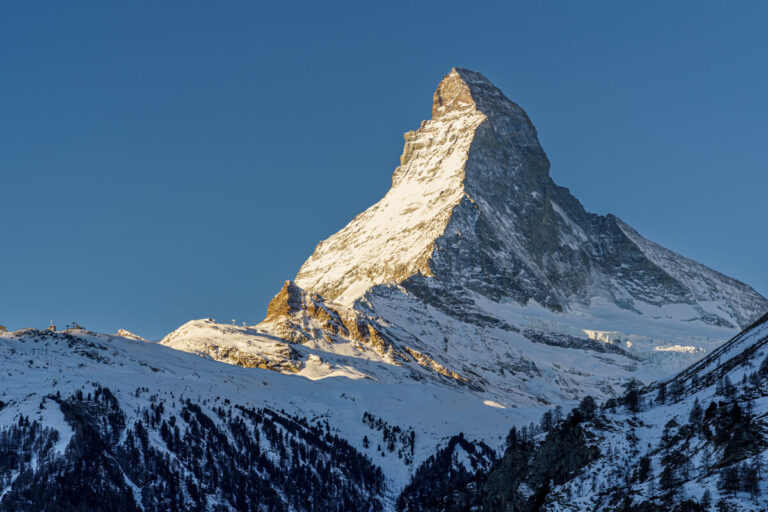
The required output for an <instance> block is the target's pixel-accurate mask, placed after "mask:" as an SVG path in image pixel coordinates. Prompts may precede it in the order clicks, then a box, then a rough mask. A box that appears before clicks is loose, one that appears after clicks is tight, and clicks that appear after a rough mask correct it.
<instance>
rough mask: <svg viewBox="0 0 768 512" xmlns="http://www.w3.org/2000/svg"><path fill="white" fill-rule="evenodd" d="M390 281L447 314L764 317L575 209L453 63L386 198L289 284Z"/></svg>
mask: <svg viewBox="0 0 768 512" xmlns="http://www.w3.org/2000/svg"><path fill="white" fill-rule="evenodd" d="M393 283H394V284H399V285H402V286H403V288H405V290H407V291H408V292H411V293H414V294H416V295H417V296H419V297H422V298H423V299H424V300H426V301H428V302H429V303H430V304H433V305H434V306H435V307H438V308H439V309H441V310H443V311H444V312H446V313H448V314H451V315H458V316H465V315H467V314H468V313H469V312H470V311H471V310H473V309H475V307H474V305H473V304H472V303H473V300H472V294H475V293H476V294H479V295H482V296H483V297H486V298H488V299H490V300H491V301H494V302H515V303H518V304H523V305H524V304H527V303H528V302H529V301H531V300H532V301H535V302H536V303H538V304H541V305H542V306H544V307H546V308H548V309H550V310H553V311H568V310H571V309H573V308H574V307H589V306H590V305H591V304H593V302H594V301H595V300H596V299H600V300H602V301H608V302H610V303H612V304H615V305H616V306H618V307H620V308H623V309H626V310H635V311H639V310H641V309H643V305H645V304H649V305H653V306H663V305H669V304H685V305H688V306H690V307H691V308H692V310H693V311H692V312H691V314H692V316H693V318H689V319H690V320H694V319H696V320H700V321H702V322H705V323H708V324H711V325H719V326H726V327H729V328H737V327H743V326H745V325H747V324H748V323H749V322H750V321H751V320H753V319H754V318H755V317H756V316H758V315H759V314H761V313H762V312H764V311H765V310H767V309H768V301H766V300H765V299H764V298H763V297H761V296H760V295H759V294H757V293H756V292H755V291H754V290H752V289H751V288H749V287H748V286H746V285H744V284H743V283H740V282H738V281H736V280H734V279H730V278H728V277H726V276H723V275H722V274H719V273H717V272H714V271H712V270H710V269H708V268H706V267H705V266H703V265H700V264H698V263H696V262H693V261H691V260H688V259H686V258H683V257H682V256H679V255H677V254H675V253H672V252H671V251H666V250H664V249H663V248H661V247H659V246H657V245H655V244H653V243H652V242H649V241H647V240H645V239H644V238H642V237H641V236H640V235H639V234H637V232H635V231H634V230H632V228H630V227H629V226H627V225H626V224H625V223H623V222H622V221H621V220H619V219H618V218H616V217H614V216H612V215H608V216H599V215H595V214H591V213H589V212H587V211H585V210H584V208H583V207H582V206H581V204H580V203H579V201H578V200H577V199H576V198H575V197H573V196H572V195H571V194H570V192H569V191H568V189H565V188H563V187H559V186H557V185H556V184H555V183H554V182H553V181H552V179H551V178H550V177H549V160H548V159H547V156H546V154H545V153H544V151H543V150H542V148H541V146H540V144H539V141H538V138H537V134H536V129H535V128H534V126H533V124H532V123H531V121H530V119H529V118H528V116H527V115H526V113H525V112H524V111H523V109H522V108H520V107H519V106H518V105H516V104H515V103H513V102H512V101H510V100H508V99H507V98H506V97H505V96H504V95H503V94H502V92H501V91H500V90H499V89H497V88H496V87H495V86H493V84H491V83H490V82H489V81H488V80H487V79H486V78H485V77H483V76H482V75H480V74H479V73H475V72H472V71H468V70H465V69H460V68H456V69H453V70H452V71H451V72H450V73H449V74H448V75H447V76H446V77H445V78H443V80H442V81H441V82H440V84H439V85H438V88H437V91H436V92H435V95H434V101H433V108H432V119H431V120H429V121H425V122H423V123H422V125H421V127H420V128H419V130H417V131H415V132H408V133H406V135H405V149H404V150H403V156H402V157H401V165H400V167H398V168H397V169H396V170H395V173H394V176H393V179H392V188H391V189H390V191H389V192H388V193H387V194H386V196H385V197H384V198H383V199H382V200H381V201H379V202H378V203H377V204H375V205H374V206H372V207H371V208H369V209H368V210H366V211H365V212H363V213H362V214H361V215H359V216H357V217H356V218H355V219H354V220H353V221H352V222H350V224H349V225H347V226H346V227H345V228H344V229H342V230H341V231H339V232H338V233H336V234H335V235H333V236H331V237H330V238H329V239H328V240H325V241H324V242H321V243H320V244H319V245H318V246H317V249H316V250H315V252H314V254H312V256H311V257H310V258H309V259H308V260H307V262H306V263H305V264H304V265H303V266H302V267H301V269H300V270H299V273H298V275H297V276H296V284H297V285H299V286H300V287H302V288H305V289H307V290H312V291H315V292H317V293H319V294H321V295H323V296H324V297H326V298H328V299H331V300H335V301H338V302H340V303H343V304H347V305H351V304H353V303H354V301H355V300H357V299H360V298H361V297H363V296H364V295H365V294H366V293H367V292H369V291H370V289H371V288H372V287H374V286H375V285H381V284H393Z"/></svg>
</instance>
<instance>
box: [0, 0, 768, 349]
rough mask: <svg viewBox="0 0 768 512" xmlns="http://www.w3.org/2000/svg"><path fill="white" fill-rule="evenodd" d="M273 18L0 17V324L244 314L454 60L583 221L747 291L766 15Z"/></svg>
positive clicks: (416, 12) (571, 12) (375, 12)
mask: <svg viewBox="0 0 768 512" xmlns="http://www.w3.org/2000/svg"><path fill="white" fill-rule="evenodd" d="M269 4H278V2H244V1H243V2H238V1H228V2H186V1H184V2H181V1H180V2H97V1H93V2H66V3H65V2H6V3H4V4H3V5H2V7H0V66H1V67H0V227H1V228H2V231H0V234H1V235H2V236H1V238H0V292H1V293H0V324H5V325H7V326H8V327H10V328H14V329H15V328H20V327H26V326H34V327H45V326H46V325H47V324H48V322H49V320H51V319H53V320H54V321H55V322H56V323H57V324H59V325H60V326H61V325H63V324H66V323H68V322H71V321H77V322H80V323H81V324H83V325H84V326H86V327H89V328H91V329H94V330H99V331H104V332H114V331H115V330H117V329H118V328H125V329H129V330H132V331H134V332H136V333H137V334H140V335H143V336H147V337H150V338H154V339H157V338H160V337H161V336H163V335H164V334H166V333H167V332H170V331H171V330H173V329H175V328H176V327H178V326H179V325H180V324H182V323H183V322H185V321H187V320H190V319H193V318H200V317H208V316H212V317H215V318H216V319H218V320H220V321H229V320H230V319H232V318H235V319H237V320H238V321H246V322H249V323H255V322H258V321H260V320H261V319H262V318H263V317H264V314H265V312H266V306H267V303H268V301H269V300H270V298H271V297H272V296H273V295H274V294H275V293H276V292H277V291H278V290H279V289H280V286H281V285H282V282H283V281H284V280H286V279H292V278H293V277H294V276H295V274H296V272H297V270H298V268H299V266H300V265H301V263H302V262H303V261H304V260H305V259H306V258H307V256H309V254H310V253H311V252H312V250H313V248H314V246H315V244H316V243H317V242H318V241H320V240H321V239H323V238H325V237H327V236H329V235H330V234H332V233H334V232H335V231H337V230H338V229H340V228H341V227H342V226H343V225H344V224H346V222H348V221H349V220H350V219H351V218H352V217H354V216H355V215H356V214H357V213H359V212H360V211H362V210H363V209H365V208H366V207H368V206H369V205H371V204H373V203H374V202H375V201H377V200H378V199H379V198H380V197H381V196H382V195H383V194H384V193H385V192H386V190H387V189H388V187H389V184H390V180H391V174H392V171H393V170H394V168H395V167H396V166H397V165H398V158H399V155H400V152H401V150H402V146H403V139H402V134H403V133H404V132H405V131H407V130H410V129H415V128H417V127H418V124H419V122H420V121H421V120H422V119H426V118H429V116H430V108H431V98H432V92H433V91H434V88H435V86H436V85H437V83H438V81H439V80H440V78H441V77H442V76H443V75H444V74H445V73H447V72H448V71H449V70H450V68H451V67H453V66H463V67H467V68H470V69H474V70H477V71H480V72H482V73H483V74H485V75H486V76H487V77H488V78H489V79H491V80H492V81H493V82H494V83H495V84H496V85H498V86H499V87H500V88H501V89H502V90H503V91H504V92H505V93H506V94H507V96H509V97H510V98H511V99H512V100H514V101H516V102H517V103H519V104H520V105H521V106H522V107H523V108H525V109H526V110H527V112H528V113H529V115H530V116H531V118H532V120H533V122H534V124H535V125H536V127H537V128H538V131H539V135H540V139H541V142H542V145H543V146H544V149H545V151H546V152H547V154H548V155H549V158H550V160H551V162H552V171H551V173H552V176H553V178H554V179H555V181H556V182H557V183H558V184H560V185H562V186H566V187H569V188H570V189H571V191H572V192H573V193H574V194H575V195H576V197H578V198H579V199H580V200H581V201H582V203H583V204H584V206H585V207H586V208H587V209H588V210H591V211H594V212H597V213H608V212H610V213H614V214H616V215H618V216H619V217H621V218H622V219H624V220H625V221H626V222H628V223H629V224H631V225H632V226H634V227H635V228H636V229H637V230H638V231H639V232H640V233H641V234H643V235H645V236H646V237H648V238H650V239H652V240H654V241H656V242H659V243H661V244H663V245H665V246H667V247H668V248H670V249H673V250H675V251H677V252H680V253H682V254H684V255H686V256H688V257H691V258H694V259H696V260H698V261H701V262H702V263H705V264H707V265H709V266H711V267H713V268H715V269H717V270H719V271H721V272H723V273H725V274H728V275H731V276H734V277H736V278H738V279H741V280H744V281H746V282H747V283H749V284H751V285H752V286H753V287H754V288H755V289H757V290H758V291H759V292H761V293H763V294H764V295H766V294H768V265H766V260H767V259H768V236H766V233H767V232H768V173H766V170H767V169H766V167H767V166H766V164H767V163H768V143H767V141H768V122H767V121H766V120H767V119H768V84H767V83H768V64H767V63H768V59H766V54H767V53H768V31H767V30H766V29H765V27H766V25H768V4H766V3H765V2H735V3H734V2H713V3H709V2H699V1H696V2H657V3H655V2H642V4H643V6H642V7H641V6H640V3H636V2H605V3H599V2H499V3H495V2H475V3H474V5H473V6H470V4H471V3H470V2H458V3H452V2H446V1H441V2H392V1H390V2H386V4H384V5H386V7H379V8H374V7H372V5H373V3H370V4H369V3H367V2H348V3H340V2H328V3H326V2H317V3H309V2H307V3H296V2H293V3H291V2H284V3H283V4H285V5H283V6H281V7H277V6H276V5H271V6H270V5H269ZM616 4H622V5H616Z"/></svg>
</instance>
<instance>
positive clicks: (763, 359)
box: [399, 315, 768, 512]
mask: <svg viewBox="0 0 768 512" xmlns="http://www.w3.org/2000/svg"><path fill="white" fill-rule="evenodd" d="M766 345H768V315H766V316H765V317H763V318H762V319H761V320H759V321H758V322H756V323H755V324H754V325H752V326H750V327H749V328H748V329H746V330H745V331H744V332H742V333H740V334H739V335H738V336H736V337H735V338H733V339H732V340H730V341H729V342H728V343H726V344H725V345H724V346H723V347H721V348H720V349H718V350H717V351H716V352H714V353H712V354H710V355H709V356H707V357H706V358H705V359H703V360H702V361H701V362H699V363H697V364H695V365H693V366H691V367H690V368H688V369H686V370H685V371H684V372H681V373H680V374H679V375H677V376H675V377H674V378H672V379H669V380H667V381H663V382H660V383H657V384H656V385H654V386H652V387H649V388H646V389H640V390H634V391H631V392H630V391H628V392H627V393H626V394H625V395H624V396H623V397H622V398H621V399H620V400H611V401H609V402H608V403H607V404H605V406H603V407H602V408H601V409H597V408H595V406H594V403H593V402H592V403H590V402H588V401H584V402H582V404H581V405H580V406H579V407H578V408H577V409H574V410H573V411H572V412H571V413H570V414H569V415H567V417H565V418H564V419H563V420H561V421H559V422H558V421H555V422H553V421H552V416H550V418H549V420H548V422H547V421H544V418H543V419H542V422H541V426H537V427H534V428H533V429H530V428H529V429H528V430H526V431H525V432H521V431H520V430H519V429H518V430H516V431H515V432H514V434H510V436H509V437H508V448H507V450H506V453H505V455H504V457H503V458H502V459H501V460H500V461H499V462H498V463H497V464H496V465H495V466H494V467H493V468H491V469H490V470H488V471H487V472H481V473H479V474H478V475H476V477H475V478H464V479H462V480H457V481H455V482H445V480H444V479H440V478H434V477H429V475H440V474H442V470H443V469H444V468H443V467H441V464H442V466H450V464H446V463H445V462H442V463H441V462H440V461H435V460H432V459H431V460H428V461H427V465H426V467H422V468H420V469H419V470H418V472H417V475H419V477H418V478H417V479H415V480H414V482H412V483H411V484H410V485H409V486H408V487H407V488H406V490H407V492H406V493H405V494H404V496H403V497H401V499H400V500H399V503H401V504H402V505H403V508H402V510H420V511H447V510H467V509H471V510H478V511H496V510H517V511H520V512H527V511H534V510H541V511H563V512H564V511H572V512H577V511H583V510H594V511H596V512H600V511H661V510H664V511H673V512H674V511H680V512H682V511H710V510H727V511H737V510H738V511H758V510H766V509H767V508H768V479H767V478H766V477H765V474H766V473H765V470H764V464H765V460H766V452H767V451H768V424H767V423H766V417H768V349H767V348H766ZM435 484H437V485H438V486H442V489H438V490H437V492H436V491H435V488H434V485H435Z"/></svg>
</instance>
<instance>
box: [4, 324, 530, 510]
mask: <svg viewBox="0 0 768 512" xmlns="http://www.w3.org/2000/svg"><path fill="white" fill-rule="evenodd" d="M0 383H1V384H2V386H1V387H0V454H2V457H0V497H1V498H0V510H1V511H5V510H27V508H23V507H22V504H26V505H25V506H27V507H28V506H31V505H29V504H30V503H33V504H36V506H38V507H39V508H34V507H33V508H29V510H42V509H43V507H42V505H44V504H49V503H53V502H55V503H57V504H66V503H70V504H77V506H79V507H81V508H77V506H75V505H72V506H73V507H74V508H72V509H73V510H100V509H99V508H98V507H97V505H98V506H107V505H106V504H109V508H106V509H104V510H140V509H142V508H143V509H144V510H152V511H164V510H174V509H177V510H206V511H207V510H391V509H392V508H393V506H394V505H393V503H394V498H395V497H396V496H397V493H398V492H399V490H400V489H401V488H402V486H403V485H404V484H405V483H406V482H407V481H408V479H409V478H410V474H411V472H412V471H413V468H414V467H415V465H417V464H419V463H420V462H421V461H422V460H424V458H426V457H427V456H429V455H430V454H431V453H433V451H434V449H435V446H436V445H437V444H439V443H440V442H442V441H444V440H445V439H447V438H449V437H451V436H452V435H454V434H455V433H457V432H465V433H466V435H467V437H468V438H470V439H485V440H486V442H487V443H488V444H490V445H491V446H493V447H497V446H499V445H500V444H501V443H502V442H503V438H504V436H505V435H506V432H507V430H508V428H509V425H510V424H516V423H524V422H527V421H529V419H530V418H531V417H534V416H535V415H537V414H538V411H534V410H525V409H517V410H513V409H505V408H500V407H498V406H496V404H485V403H483V401H482V400H480V399H478V398H477V397H472V396H470V395H467V394H466V393H462V392H459V391H457V390H455V389H451V388H449V387H446V386H441V385H437V384H431V383H415V382H403V383H396V382H389V383H388V382H377V381H374V380H372V379H366V378H359V379H348V378H337V379H333V378H326V379H319V380H311V379H307V378H301V377H296V376H293V375H283V374H281V373H278V372H274V371H269V370H265V369H258V368H241V367H238V366H232V365H229V364H225V363H221V362H217V361H211V360H208V359H205V358H201V357H199V356H197V355H194V354H188V353H185V352H183V351H178V350H173V349H170V348H168V347H164V346H162V345H160V344H157V343H147V342H145V341H142V340H139V339H136V338H135V337H130V338H126V337H122V336H111V335H106V334H98V333H93V332H89V331H83V330H69V331H66V332H49V331H40V330H35V329H26V330H22V331H17V332H13V333H5V334H0ZM83 471H84V472H83ZM91 498H92V499H93V500H94V501H93V502H90V503H89V502H88V501H87V500H88V499H91ZM308 503H314V504H315V505H314V506H309V505H308ZM352 504H354V506H353V505H352ZM62 506H65V505H62ZM357 506H359V507H360V508H355V507H357ZM281 507H284V508H281ZM63 510H67V508H63Z"/></svg>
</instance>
